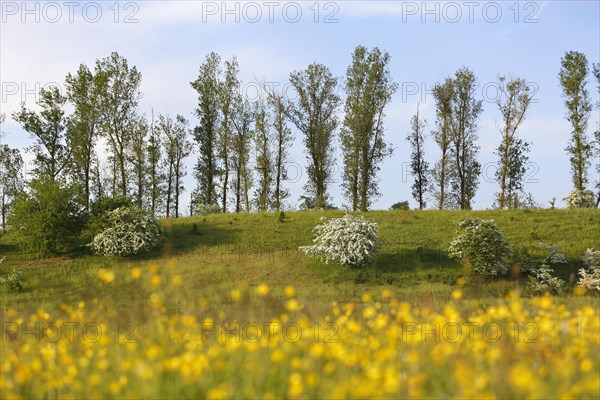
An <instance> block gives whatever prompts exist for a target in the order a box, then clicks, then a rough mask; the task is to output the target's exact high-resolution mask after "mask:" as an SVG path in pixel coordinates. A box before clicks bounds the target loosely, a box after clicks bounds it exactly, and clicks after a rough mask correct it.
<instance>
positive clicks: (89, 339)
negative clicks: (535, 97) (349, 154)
mask: <svg viewBox="0 0 600 400" xmlns="http://www.w3.org/2000/svg"><path fill="white" fill-rule="evenodd" d="M323 215H326V216H327V217H337V216H340V215H342V212H326V213H322V212H290V213H286V216H285V218H284V219H283V222H280V221H279V215H278V214H274V213H265V214H250V215H248V214H240V215H235V214H226V215H212V216H209V217H206V218H183V219H178V220H175V221H173V220H170V221H164V224H165V226H166V228H167V231H168V241H167V243H166V245H165V246H164V247H163V248H162V249H161V250H160V251H157V252H156V254H153V255H151V256H149V257H147V258H145V259H136V260H131V259H122V260H110V259H106V258H100V257H94V256H90V255H80V256H77V257H73V256H71V257H57V258H52V259H40V258H38V259H36V258H32V257H31V255H25V254H19V253H18V252H16V251H15V249H14V247H12V245H11V244H10V243H6V242H4V243H2V244H1V245H2V247H1V249H2V251H3V254H2V256H6V260H5V261H4V262H3V263H2V264H0V276H4V275H5V274H6V273H8V272H9V271H11V270H12V268H19V269H21V270H23V271H24V275H25V281H24V285H25V291H24V292H22V293H17V294H13V293H8V292H7V288H6V287H5V285H3V286H2V289H1V291H0V328H2V332H1V333H2V334H1V335H0V336H1V338H2V339H1V340H0V353H1V354H2V359H1V360H0V398H47V399H59V398H115V399H120V398H188V399H197V398H211V399H224V398H240V399H246V398H292V399H305V398H390V399H396V398H450V397H461V398H462V397H464V398H555V397H561V398H562V397H564V398H596V397H597V393H598V392H599V391H600V379H598V377H599V376H600V373H599V371H600V364H599V361H598V357H597V355H598V351H599V349H600V334H599V332H600V325H599V324H600V318H599V315H598V310H599V309H600V305H599V302H600V296H598V293H587V294H585V295H583V293H581V292H570V291H569V292H567V293H566V294H563V295H562V296H561V297H555V298H552V297H550V296H543V297H528V296H527V294H526V292H525V291H523V290H521V295H519V293H518V289H523V287H524V280H523V279H522V278H523V277H521V276H519V275H518V274H513V275H511V276H509V277H506V278H503V279H497V280H492V281H486V280H484V279H481V278H478V277H475V276H473V275H469V274H466V273H465V271H463V270H462V267H461V266H460V265H458V264H457V263H455V262H453V261H451V260H449V259H448V258H447V257H446V252H445V250H446V248H447V247H448V244H449V243H450V241H451V239H452V238H453V236H454V233H455V229H456V223H457V222H458V221H459V220H461V219H463V218H465V217H479V218H493V219H495V220H496V222H497V224H498V225H499V227H500V228H501V229H502V230H503V231H504V233H505V234H506V236H507V238H508V239H509V240H510V241H511V242H512V243H513V245H519V246H526V245H535V244H537V243H539V242H540V241H544V242H546V243H548V244H557V245H560V246H561V247H562V248H563V250H564V251H565V253H566V255H567V256H568V258H569V264H568V265H566V266H564V268H561V271H559V272H560V274H561V275H562V276H563V277H564V278H566V279H569V280H573V279H574V278H575V272H576V271H577V269H578V268H579V267H580V265H581V261H580V258H581V255H582V254H583V252H584V251H585V250H586V248H588V247H596V248H598V247H600V243H599V239H600V238H599V232H600V229H599V228H600V213H599V212H598V211H597V210H534V211H511V212H499V211H477V212H450V211H444V212H440V211H410V212H403V211H386V212H370V213H368V214H367V215H366V216H367V218H369V219H372V220H374V221H376V222H378V223H379V225H380V234H381V240H382V241H383V246H382V248H381V253H380V254H379V256H378V258H377V259H376V260H375V262H374V264H373V265H372V266H370V267H369V268H366V269H363V270H352V269H348V268H344V267H341V266H339V265H324V264H321V263H320V262H318V261H315V260H313V259H311V258H308V257H307V256H305V255H303V254H301V253H299V252H298V250H297V248H298V246H300V245H306V244H309V243H310V242H311V239H312V234H311V231H312V228H313V227H314V226H315V225H316V224H317V223H319V219H320V217H321V216H323ZM5 240H6V239H5ZM0 257H1V256H0ZM465 276H466V277H467V278H466V279H459V278H464V277H465ZM571 293H572V294H571ZM67 326H68V328H67ZM71 329H72V330H71ZM69 332H70V333H69Z"/></svg>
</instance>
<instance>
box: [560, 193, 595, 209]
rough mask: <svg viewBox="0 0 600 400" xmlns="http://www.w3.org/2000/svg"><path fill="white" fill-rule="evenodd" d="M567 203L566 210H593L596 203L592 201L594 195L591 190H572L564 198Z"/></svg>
mask: <svg viewBox="0 0 600 400" xmlns="http://www.w3.org/2000/svg"><path fill="white" fill-rule="evenodd" d="M564 200H565V201H566V202H567V207H568V208H595V207H596V202H595V199H594V193H593V192H592V191H591V190H587V189H585V190H577V189H573V190H571V192H570V193H569V194H568V195H567V197H565V198H564Z"/></svg>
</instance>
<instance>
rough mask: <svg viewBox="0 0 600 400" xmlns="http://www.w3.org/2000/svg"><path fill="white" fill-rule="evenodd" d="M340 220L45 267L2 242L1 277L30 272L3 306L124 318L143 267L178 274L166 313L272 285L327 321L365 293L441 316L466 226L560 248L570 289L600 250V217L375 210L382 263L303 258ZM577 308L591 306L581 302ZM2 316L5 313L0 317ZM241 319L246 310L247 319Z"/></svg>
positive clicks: (229, 229) (257, 223) (209, 230)
mask: <svg viewBox="0 0 600 400" xmlns="http://www.w3.org/2000/svg"><path fill="white" fill-rule="evenodd" d="M341 215H343V212H341V211H327V212H317V211H310V212H287V213H285V218H284V219H283V222H281V221H280V220H279V214H275V213H253V214H221V215H210V216H207V217H193V218H181V219H178V220H168V221H163V223H164V224H165V227H166V229H167V232H168V241H167V243H166V244H165V246H164V248H163V249H162V250H161V251H160V252H157V253H156V254H153V255H152V256H149V257H146V258H142V259H133V260H132V259H107V258H100V257H95V256H91V255H83V256H76V257H58V258H51V259H38V258H32V257H31V256H27V255H22V254H19V253H18V252H17V251H16V249H15V248H14V247H13V246H11V245H10V243H6V241H5V242H1V241H0V246H1V247H0V251H1V252H2V253H0V257H1V256H4V255H5V256H6V260H5V262H4V263H3V264H1V265H0V276H2V275H4V274H6V273H8V272H9V271H11V270H12V268H14V267H16V268H20V269H22V270H23V271H24V276H25V291H24V292H23V293H18V294H13V293H8V292H7V290H6V287H5V286H3V287H2V288H1V289H0V302H1V303H2V307H4V308H7V307H12V308H15V309H17V310H22V311H35V310H37V309H39V308H50V309H53V308H56V307H58V306H59V305H60V304H62V303H66V304H73V303H76V302H78V301H80V300H84V301H90V300H92V299H94V298H100V299H103V300H106V301H107V302H108V303H109V304H111V305H112V306H114V307H117V308H119V309H122V310H123V312H124V313H125V314H130V315H131V313H135V312H136V311H135V310H136V309H137V307H138V306H140V305H141V304H144V303H146V302H147V301H148V293H147V291H146V290H145V289H144V288H143V286H141V285H140V284H139V282H137V281H135V280H132V279H131V278H130V271H131V269H133V268H136V267H142V268H147V267H148V266H149V265H155V266H156V267H155V268H158V270H159V271H164V277H165V280H166V279H167V276H168V275H169V274H171V275H173V274H176V275H179V276H181V278H182V280H183V284H182V285H181V287H180V288H178V290H177V292H176V293H174V295H173V297H170V299H169V302H168V304H167V307H173V308H176V309H178V310H182V309H183V310H185V309H188V308H195V307H196V306H197V301H198V299H200V298H203V299H206V300H207V301H208V302H210V303H211V304H212V305H213V306H214V307H217V308H222V309H224V310H225V309H227V308H228V307H229V306H230V304H229V303H230V302H229V301H228V300H227V297H228V294H229V293H230V291H231V290H234V289H235V288H240V287H241V288H244V287H250V288H252V287H254V286H256V285H258V284H260V283H266V284H268V285H269V286H270V287H271V288H273V295H274V296H283V293H282V291H283V288H284V287H285V286H286V285H288V284H291V285H294V287H295V288H296V291H297V296H298V298H299V299H300V300H302V301H303V303H304V304H305V305H306V307H307V308H308V309H309V310H310V311H311V312H312V313H314V314H316V315H320V314H321V313H322V312H324V310H325V309H327V308H328V307H329V305H330V303H331V302H332V301H334V300H335V301H340V302H343V301H349V300H352V299H355V298H357V297H358V296H360V294H361V293H363V292H365V291H373V292H375V291H380V290H381V289H383V288H388V289H390V290H392V291H393V292H394V294H396V295H397V296H398V297H399V298H403V299H406V300H408V301H410V302H411V303H414V304H415V305H418V306H423V305H427V306H431V307H433V308H439V307H441V306H443V304H444V303H445V302H446V301H447V300H448V299H449V298H450V296H451V293H452V290H453V288H454V287H455V284H456V281H457V279H458V278H459V277H461V276H463V275H464V274H465V271H463V269H462V267H461V266H460V265H459V264H458V263H456V262H454V261H452V260H449V259H448V258H447V255H446V249H447V247H448V245H449V243H450V241H451V240H452V238H453V236H454V235H455V232H456V224H457V222H458V221H460V220H461V219H463V218H467V217H477V218H484V219H494V220H495V221H496V223H497V225H498V226H499V227H500V229H501V230H502V231H503V233H504V234H505V236H506V237H507V239H508V240H509V241H510V242H511V244H513V245H514V246H528V245H535V244H537V243H539V242H544V243H547V244H556V245H559V246H560V247H561V248H562V250H563V251H564V252H565V254H566V256H567V257H568V259H569V264H568V265H566V266H564V268H561V270H560V271H558V273H559V275H560V276H561V277H562V278H564V279H566V280H567V281H571V282H573V281H574V279H576V277H575V275H576V271H577V269H578V268H580V265H581V261H580V259H581V256H582V254H583V253H584V251H585V250H586V249H587V248H590V247H595V248H599V247H600V212H599V211H598V210H518V211H469V212H463V211H435V210H427V211H401V210H400V211H376V212H369V213H365V214H364V215H365V216H366V217H367V218H369V219H371V220H373V221H376V222H377V223H378V224H379V228H380V237H381V240H382V241H383V245H382V247H381V249H380V253H379V255H378V257H377V259H376V260H375V262H374V264H373V265H372V266H370V267H369V268H366V269H361V270H358V269H349V268H345V267H342V266H339V265H332V264H330V265H325V264H322V263H320V262H319V261H317V260H314V259H311V258H309V257H307V256H305V255H304V254H302V253H300V252H299V251H298V250H297V249H298V246H301V245H307V244H310V243H311V240H312V228H313V227H314V226H315V225H317V224H318V223H319V222H320V218H321V217H323V216H326V217H338V216H341ZM100 268H104V269H108V270H111V271H113V272H114V273H115V274H116V279H115V284H113V285H104V284H103V283H102V282H100V281H99V280H98V271H99V269H100ZM519 278H520V277H519V276H513V277H510V278H507V279H500V280H497V281H490V282H487V281H485V280H482V279H477V278H472V279H470V283H469V284H468V285H467V287H466V288H465V297H467V298H469V297H471V298H473V299H477V301H480V302H483V303H485V302H487V301H491V300H493V299H494V298H497V297H502V296H503V295H505V294H506V293H507V292H508V291H509V290H511V289H513V288H516V287H519V286H520V287H523V280H522V279H519ZM573 301H585V300H582V299H581V298H578V299H577V300H575V299H573ZM0 311H1V310H0ZM240 312H242V310H240Z"/></svg>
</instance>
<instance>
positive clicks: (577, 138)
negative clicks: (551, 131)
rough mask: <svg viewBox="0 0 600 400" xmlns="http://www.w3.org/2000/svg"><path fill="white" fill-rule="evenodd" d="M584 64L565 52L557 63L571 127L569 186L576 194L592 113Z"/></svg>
mask: <svg viewBox="0 0 600 400" xmlns="http://www.w3.org/2000/svg"><path fill="white" fill-rule="evenodd" d="M587 74H588V62H587V58H586V57H585V54H583V53H580V52H577V51H568V52H566V53H565V55H564V57H563V58H562V59H561V69H560V72H559V74H558V78H559V80H560V85H561V86H562V89H563V95H564V98H565V106H566V107H567V120H568V121H569V122H570V123H571V141H570V143H569V146H567V148H566V150H567V152H568V153H569V155H570V161H571V174H572V179H573V186H574V187H575V189H577V190H579V191H583V190H584V189H585V186H586V183H587V168H588V166H589V160H590V157H591V153H592V147H591V144H590V142H589V140H588V138H587V135H586V131H587V126H588V119H589V116H590V112H591V110H592V103H591V101H590V97H589V92H588V90H587V88H586V86H587V80H586V79H587Z"/></svg>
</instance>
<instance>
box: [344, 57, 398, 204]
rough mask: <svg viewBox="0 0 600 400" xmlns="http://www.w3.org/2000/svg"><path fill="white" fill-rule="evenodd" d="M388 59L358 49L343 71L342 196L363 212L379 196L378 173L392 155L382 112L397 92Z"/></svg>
mask: <svg viewBox="0 0 600 400" xmlns="http://www.w3.org/2000/svg"><path fill="white" fill-rule="evenodd" d="M389 63H390V55H389V54H388V53H387V52H386V51H381V50H379V48H377V47H375V48H374V49H372V50H371V51H369V50H368V49H367V48H366V47H364V46H357V47H356V49H354V52H353V53H352V64H351V65H350V66H349V67H348V69H347V70H346V82H345V89H346V104H345V106H344V111H345V116H344V124H343V127H342V130H341V133H340V139H341V144H342V150H343V159H344V174H343V178H344V182H343V184H342V186H343V187H344V189H345V193H344V194H345V196H346V198H347V199H348V200H349V201H350V202H351V204H352V210H353V211H356V210H359V209H360V210H361V211H366V210H367V209H368V208H369V207H370V205H371V203H372V201H373V198H374V197H376V196H379V188H378V181H377V172H378V171H379V168H380V164H381V162H382V161H383V159H385V158H386V157H388V156H390V155H391V154H392V147H391V146H390V144H389V143H387V142H386V141H385V140H384V126H383V117H384V116H385V114H384V109H385V107H386V106H387V105H388V104H389V102H390V101H391V99H392V96H393V95H394V93H395V92H396V90H397V88H398V85H397V84H396V83H394V82H393V80H392V77H391V75H390V71H389Z"/></svg>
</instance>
